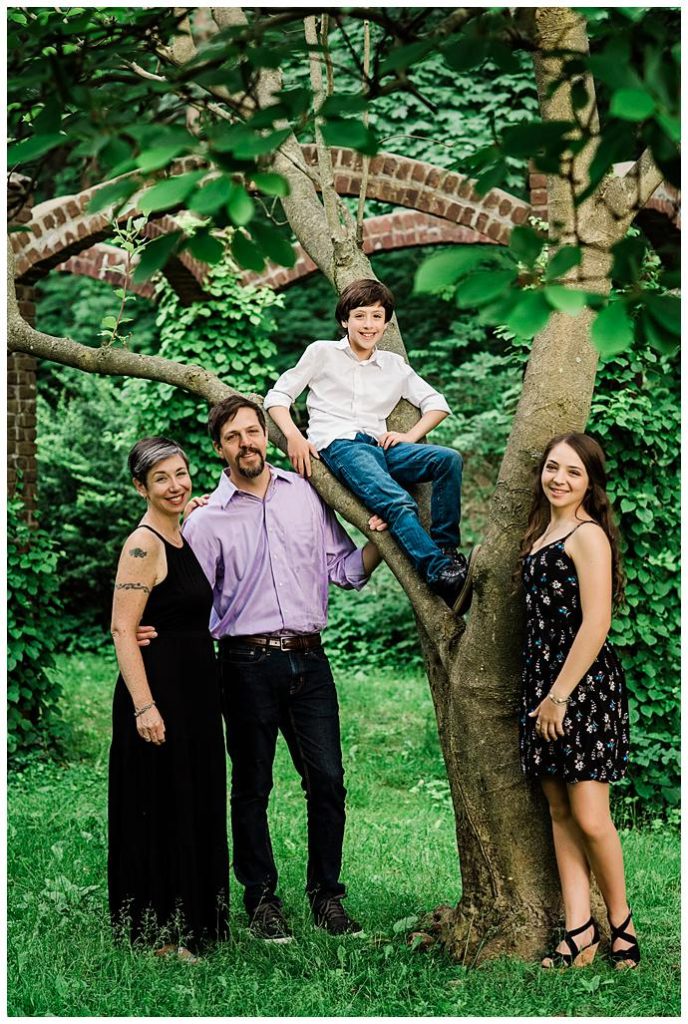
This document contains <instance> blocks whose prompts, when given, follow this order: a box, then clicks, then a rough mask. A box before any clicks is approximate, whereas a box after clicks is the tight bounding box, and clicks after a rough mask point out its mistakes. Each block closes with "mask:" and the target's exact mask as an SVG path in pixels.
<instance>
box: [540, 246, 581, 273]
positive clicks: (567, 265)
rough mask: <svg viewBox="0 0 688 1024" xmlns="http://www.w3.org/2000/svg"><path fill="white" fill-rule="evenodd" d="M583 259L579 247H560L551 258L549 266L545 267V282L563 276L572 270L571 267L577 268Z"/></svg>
mask: <svg viewBox="0 0 688 1024" xmlns="http://www.w3.org/2000/svg"><path fill="white" fill-rule="evenodd" d="M582 258H583V253H582V252H581V250H580V247H579V246H577V245H562V247H561V249H559V250H558V251H557V252H555V254H554V256H552V258H551V260H550V261H549V264H548V265H547V273H546V274H545V279H546V280H547V281H553V280H554V279H555V278H557V277H562V276H563V275H564V274H566V273H568V271H569V270H572V269H573V267H577V266H578V265H579V263H580V261H581V260H582Z"/></svg>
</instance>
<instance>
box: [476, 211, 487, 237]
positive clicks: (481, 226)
mask: <svg viewBox="0 0 688 1024" xmlns="http://www.w3.org/2000/svg"><path fill="white" fill-rule="evenodd" d="M486 225H487V214H486V213H481V214H479V215H478V219H477V221H476V222H475V226H476V229H477V230H478V231H480V232H481V234H485V227H486Z"/></svg>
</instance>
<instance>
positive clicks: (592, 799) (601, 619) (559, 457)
mask: <svg viewBox="0 0 688 1024" xmlns="http://www.w3.org/2000/svg"><path fill="white" fill-rule="evenodd" d="M605 486H606V474H605V466H604V453H603V451H602V449H601V448H600V446H599V445H598V444H597V442H596V441H594V440H593V439H592V438H591V437H588V436H587V435H586V434H575V433H574V434H565V435H563V436H560V437H555V438H554V439H553V440H552V441H550V443H549V444H548V445H547V448H546V450H545V453H544V455H543V457H542V459H541V461H540V464H539V466H538V470H537V476H536V480H535V488H534V494H533V504H532V508H531V512H530V518H529V521H528V529H527V531H526V534H525V537H524V539H523V545H522V549H521V558H522V566H523V570H522V571H523V584H524V589H525V598H526V617H527V621H526V642H525V650H524V666H523V704H522V713H521V723H520V724H521V733H520V737H521V762H522V765H523V770H524V772H525V773H526V775H528V776H530V777H534V778H537V779H539V781H540V785H541V786H542V789H543V791H544V794H545V796H546V798H547V801H548V803H549V810H550V815H551V818H552V831H553V838H554V849H555V853H556V858H557V867H558V871H559V878H560V882H561V888H562V896H563V902H564V912H565V921H566V934H565V936H564V938H563V940H562V941H561V942H560V943H559V945H558V946H557V947H556V949H555V950H554V951H553V952H552V953H549V954H548V955H547V956H546V957H545V958H544V959H543V961H542V966H543V967H568V966H572V965H573V966H584V965H585V964H588V963H590V962H591V961H592V959H593V957H594V956H595V953H596V951H597V947H598V945H599V941H600V936H599V931H598V927H597V924H596V922H595V921H594V919H593V917H592V916H591V912H590V873H591V872H592V874H593V875H594V876H595V880H596V881H597V884H598V886H599V889H600V892H601V893H602V896H603V898H604V901H605V904H606V907H607V913H608V916H609V924H610V928H611V958H612V961H613V962H614V965H615V966H616V967H635V966H636V965H637V964H638V962H639V960H640V951H639V948H638V943H637V940H636V937H635V929H634V927H633V923H632V920H631V911H630V909H629V907H628V904H627V901H626V885H625V879H624V866H623V856H622V852H621V844H620V842H619V836H618V834H617V831H616V829H615V827H614V824H613V822H612V819H611V815H610V813H609V783H610V782H615V781H616V780H618V779H620V778H622V777H623V776H624V774H625V772H626V767H627V761H628V706H627V700H626V687H625V682H624V675H623V670H622V668H621V665H620V663H619V661H618V658H617V656H616V654H615V653H614V650H613V648H612V647H611V645H610V644H609V642H608V640H607V633H608V631H609V626H610V623H611V613H612V604H613V603H614V604H617V603H618V602H619V601H620V600H621V599H622V597H623V575H622V571H621V566H620V561H619V545H618V533H617V530H616V526H615V525H614V520H613V514H612V510H611V507H610V504H609V499H608V497H607V495H606V492H605Z"/></svg>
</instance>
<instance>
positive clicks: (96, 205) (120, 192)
mask: <svg viewBox="0 0 688 1024" xmlns="http://www.w3.org/2000/svg"><path fill="white" fill-rule="evenodd" d="M138 187H139V182H138V181H135V180H134V179H132V178H127V179H126V180H125V181H113V183H112V184H111V185H103V187H102V188H99V189H98V191H97V192H96V193H94V195H93V196H92V197H91V199H90V200H89V204H88V206H87V208H86V209H87V212H88V213H100V211H101V210H104V209H105V208H106V207H108V206H112V205H117V206H120V205H121V204H122V203H123V202H125V201H126V200H127V199H128V198H129V196H131V195H133V194H134V192H136V190H137V188H138Z"/></svg>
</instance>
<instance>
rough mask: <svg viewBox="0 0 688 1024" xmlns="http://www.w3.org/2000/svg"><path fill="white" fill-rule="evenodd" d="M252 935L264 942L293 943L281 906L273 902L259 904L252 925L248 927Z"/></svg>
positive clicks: (265, 901) (267, 901) (266, 901)
mask: <svg viewBox="0 0 688 1024" xmlns="http://www.w3.org/2000/svg"><path fill="white" fill-rule="evenodd" d="M248 930H249V931H250V933H251V935H253V937H254V938H256V939H262V940H263V941H264V942H275V943H282V944H284V943H287V942H291V941H292V939H293V938H294V936H293V935H292V933H291V931H290V929H289V925H288V924H287V922H286V921H285V920H284V915H283V913H282V911H281V909H280V907H279V904H277V903H273V902H272V901H271V900H264V901H263V902H261V903H259V904H258V906H257V907H256V909H255V911H254V912H253V917H252V918H251V923H250V924H249V926H248Z"/></svg>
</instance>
